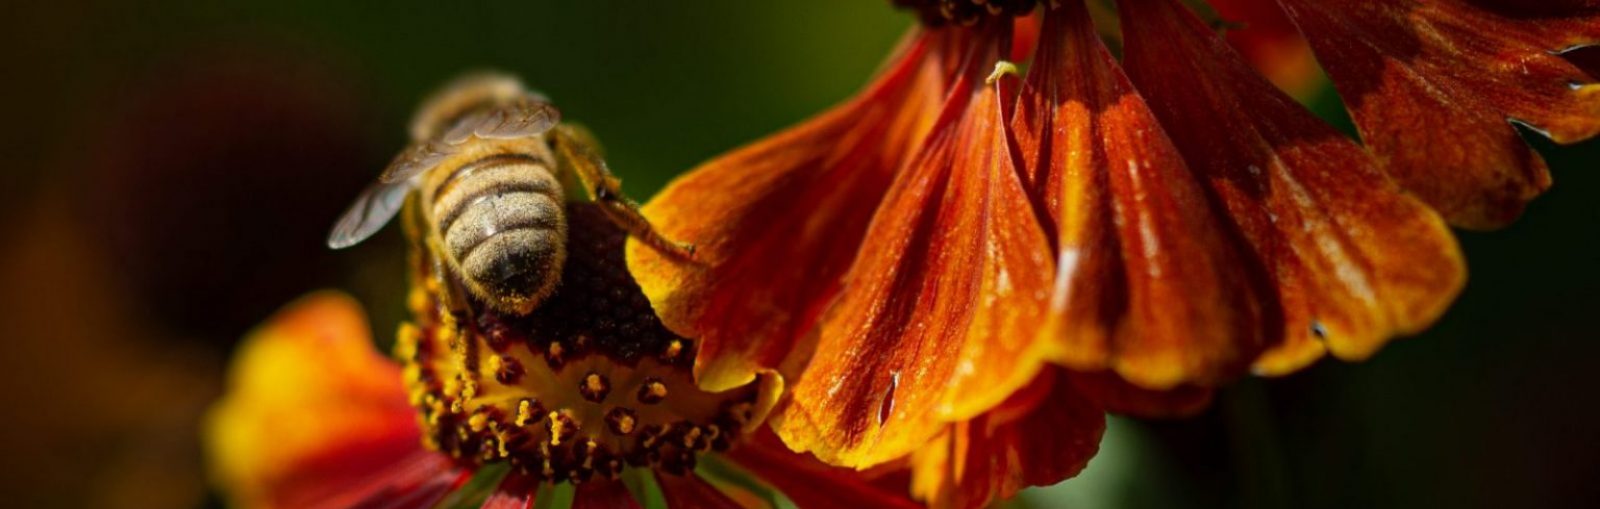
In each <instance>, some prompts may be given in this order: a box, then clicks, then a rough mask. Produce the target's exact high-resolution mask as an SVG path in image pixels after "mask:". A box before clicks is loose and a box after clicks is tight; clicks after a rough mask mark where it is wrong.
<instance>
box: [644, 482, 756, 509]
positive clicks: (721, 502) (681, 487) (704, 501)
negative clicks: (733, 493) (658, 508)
mask: <svg viewBox="0 0 1600 509" xmlns="http://www.w3.org/2000/svg"><path fill="white" fill-rule="evenodd" d="M656 482H657V484H660V485H661V493H662V494H663V495H666V498H667V507H668V508H670V509H677V508H680V507H685V508H688V507H692V508H696V509H701V508H703V509H744V506H743V505H741V504H739V503H738V502H736V501H734V500H733V499H732V498H728V496H727V495H724V494H722V492H721V491H717V488H715V487H713V486H711V485H710V484H708V483H706V481H705V480H703V479H701V478H700V477H699V476H696V475H657V476H656Z"/></svg>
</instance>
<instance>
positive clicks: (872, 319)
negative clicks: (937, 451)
mask: <svg viewBox="0 0 1600 509" xmlns="http://www.w3.org/2000/svg"><path fill="white" fill-rule="evenodd" d="M997 34H998V32H997V31H993V30H989V31H986V32H983V35H980V37H986V38H987V39H986V40H983V41H979V42H978V43H977V44H974V45H973V46H972V47H973V48H975V51H973V52H972V54H971V56H970V58H969V60H968V63H967V65H966V67H965V68H964V69H965V70H964V71H963V75H962V77H961V78H960V79H959V80H958V81H957V83H956V85H955V86H954V87H953V91H952V92H951V98H950V100H949V101H948V102H947V103H946V105H945V110H944V113H943V114H942V115H941V117H940V122H939V124H937V126H936V127H935V129H934V131H933V132H932V133H931V134H930V135H929V140H928V143H927V144H926V145H925V146H924V149H923V150H922V151H921V152H920V153H919V154H918V155H917V157H916V158H915V159H913V160H912V162H911V163H910V165H908V166H907V167H906V168H905V169H904V170H902V171H901V172H899V173H898V174H897V175H896V180H895V183H894V186H893V188H891V190H890V191H889V195H888V196H887V197H886V198H885V200H884V203H883V205H882V206H881V207H880V208H879V211H878V213H877V214H876V215H875V216H873V222H872V226H871V227H870V229H869V230H868V234H867V237H866V240H865V242H864V243H863V244H862V247H861V255H860V257H859V258H858V259H857V260H856V262H855V264H854V265H853V266H851V268H850V271H849V272H848V273H847V274H846V277H845V282H844V284H845V286H846V288H848V291H846V292H844V293H843V294H841V295H840V297H839V300H838V301H837V302H836V303H835V304H834V306H833V307H832V308H831V309H830V310H829V315H828V316H827V318H826V319H825V320H824V322H823V323H822V325H821V326H820V330H819V339H818V343H817V350H816V356H815V357H814V358H813V359H812V361H811V364H810V366H809V367H808V368H807V371H806V372H805V374H804V375H803V376H801V378H800V381H799V383H798V384H797V385H796V386H795V387H794V390H793V392H792V393H791V394H792V396H793V399H792V400H791V404H790V405H789V406H788V408H787V410H785V411H784V413H783V414H782V415H781V416H779V417H778V420H777V422H778V424H777V428H776V429H777V430H778V432H779V434H780V435H781V436H783V437H784V440H785V441H786V442H787V443H788V444H789V445H790V446H791V447H794V448H795V449H796V450H801V451H813V452H815V453H816V454H817V455H818V456H819V457H820V458H822V459H823V460H824V461H827V462H829V463H832V464H836V465H844V466H855V467H866V466H870V465H875V464H878V463H882V462H884V461H888V460H891V459H894V458H896V457H899V456H903V455H905V454H907V453H909V452H911V451H912V450H913V449H915V448H916V447H918V446H920V445H921V444H922V443H924V442H925V441H927V440H928V439H929V438H932V436H933V434H934V433H937V432H938V431H939V430H940V429H942V427H943V424H942V423H943V422H944V421H945V420H950V419H960V418H966V417H969V416H971V415H975V414H977V413H979V412H981V411H982V410H984V409H986V408H988V407H990V406H993V405H994V404H997V403H999V402H1000V401H1003V400H1004V399H1005V397H1006V396H1007V395H1008V394H1009V393H1010V392H1011V391H1012V390H1013V389H1015V388H1016V387H1018V386H1021V385H1023V384H1025V383H1027V381H1028V380H1029V379H1030V378H1031V377H1032V375H1033V372H1035V371H1037V370H1038V369H1039V366H1040V365H1041V362H1040V359H1041V358H1042V355H1043V352H1042V348H1040V345H1041V344H1043V342H1041V341H1038V340H1037V338H1038V335H1037V332H1036V331H1037V329H1038V327H1039V324H1040V323H1041V322H1042V321H1043V319H1044V315H1045V306H1044V304H1045V301H1046V300H1047V297H1048V295H1049V284H1050V277H1051V274H1052V272H1053V271H1054V267H1053V266H1052V264H1051V262H1050V252H1049V245H1048V244H1047V242H1046V240H1045V237H1044V234H1043V232H1042V231H1041V229H1040V227H1039V225H1038V222H1037V217H1036V215H1035V211H1034V209H1033V207H1032V205H1031V204H1030V201H1029V199H1028V196H1027V195H1026V192H1025V191H1024V189H1023V187H1022V184H1021V181H1020V179H1019V174H1018V169H1017V167H1016V166H1015V161H1014V160H1013V157H1014V156H1013V154H1012V151H1011V146H1010V144H1009V139H1008V136H1007V134H1008V133H1007V130H1006V128H1005V125H1004V121H1003V118H1002V111H1001V106H1000V101H999V97H998V96H999V92H998V91H997V90H996V89H995V87H984V86H980V84H979V83H980V81H981V80H982V79H983V76H985V75H987V74H988V73H989V71H990V69H991V68H992V67H993V66H994V63H995V62H996V61H997V60H998V58H999V48H997V45H998V40H999V39H1000V37H998V36H997Z"/></svg>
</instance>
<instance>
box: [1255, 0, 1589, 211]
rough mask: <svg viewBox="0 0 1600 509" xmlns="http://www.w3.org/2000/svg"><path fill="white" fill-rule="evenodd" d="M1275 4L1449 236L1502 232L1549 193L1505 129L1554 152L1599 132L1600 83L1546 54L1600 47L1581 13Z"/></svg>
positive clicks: (1355, 0) (1343, 1)
mask: <svg viewBox="0 0 1600 509" xmlns="http://www.w3.org/2000/svg"><path fill="white" fill-rule="evenodd" d="M1279 3H1280V4H1282V5H1283V7H1284V8H1285V10H1287V12H1288V13H1289V14H1290V17H1292V18H1293V19H1294V21H1295V23H1297V24H1298V25H1299V26H1300V30H1301V31H1303V32H1304V33H1305V34H1306V37H1307V38H1309V39H1310V41H1311V45H1312V48H1313V49H1314V50H1315V51H1316V54H1317V57H1318V58H1319V59H1320V60H1321V62H1322V65H1323V67H1325V68H1327V70H1328V74H1329V75H1330V76H1331V77H1332V78H1333V81H1334V84H1335V85H1336V86H1337V87H1338V89H1339V92H1340V94H1341V95H1343V97H1344V100H1345V102H1346V104H1347V105H1348V107H1349V109H1350V113H1351V115H1352V117H1353V118H1354V119H1355V122H1356V125H1357V127H1359V128H1360V130H1361V137H1362V139H1363V140H1365V141H1366V144H1367V146H1368V147H1370V148H1371V149H1372V151H1373V152H1374V153H1376V154H1377V156H1378V158H1379V160H1380V161H1382V163H1383V164H1384V167H1385V168H1387V169H1388V170H1389V173H1390V175H1392V176H1393V177H1394V178H1395V179H1396V180H1397V181H1398V182H1399V183H1400V184H1401V185H1402V186H1404V187H1405V188H1406V189H1407V190H1409V191H1411V192H1413V193H1416V194H1417V195H1418V196H1419V197H1421V198H1422V199H1423V200H1424V201H1426V202H1428V204H1429V205H1432V206H1433V207H1434V208H1436V209H1438V210H1439V211H1440V212H1441V213H1442V214H1444V216H1445V217H1446V218H1447V219H1449V220H1450V222H1451V223H1453V224H1456V225H1460V226H1463V227H1467V228H1494V227H1499V226H1504V225H1505V224H1507V223H1509V222H1511V221H1512V220H1514V219H1516V217H1517V216H1518V215H1519V214H1521V212H1522V209H1523V207H1524V206H1525V205H1526V203H1527V202H1528V201H1529V200H1531V199H1533V198H1534V197H1535V196H1537V195H1538V194H1539V193H1541V192H1543V191H1544V190H1545V189H1546V188H1548V187H1549V186H1550V175H1549V173H1548V171H1547V169H1546V167H1545V163H1544V161H1543V159H1541V158H1540V157H1539V155H1538V154H1537V153H1535V152H1534V151H1533V150H1532V149H1531V148H1530V147H1528V145H1527V144H1526V143H1525V142H1524V141H1523V140H1522V139H1521V137H1520V136H1519V135H1518V133H1517V131H1516V129H1515V128H1514V127H1513V126H1512V125H1511V122H1510V121H1515V122H1518V123H1521V124H1524V125H1528V126H1531V127H1532V128H1533V129H1535V130H1538V131H1539V132H1542V133H1544V134H1545V135H1547V136H1548V137H1550V139H1552V140H1555V141H1557V142H1560V143H1573V142H1577V141H1581V140H1584V139H1587V138H1590V137H1592V136H1594V135H1595V134H1596V133H1600V84H1596V83H1595V78H1596V77H1595V76H1591V75H1588V74H1586V73H1584V72H1583V70H1582V69H1580V68H1579V67H1577V66H1576V65H1574V64H1573V63H1572V62H1569V61H1567V60H1566V59H1563V58H1561V56H1560V55H1558V54H1557V53H1559V52H1561V51H1564V50H1567V49H1570V48H1574V47H1578V46H1581V45H1587V44H1595V43H1597V42H1600V15H1596V14H1594V12H1593V11H1592V9H1591V10H1589V11H1588V14H1582V15H1573V14H1570V13H1569V14H1565V15H1558V16H1557V15H1548V14H1549V13H1546V12H1540V11H1547V10H1557V11H1559V10H1562V9H1559V8H1555V7H1550V6H1548V5H1547V6H1546V7H1544V8H1541V7H1527V5H1529V4H1539V3H1542V2H1516V4H1518V6H1516V7H1511V6H1509V4H1510V2H1499V3H1501V4H1506V5H1505V6H1502V7H1493V6H1492V5H1489V4H1493V3H1494V2H1485V1H1484V0H1478V1H1476V2H1474V1H1468V0H1434V1H1426V2H1417V1H1397V0H1382V1H1375V0H1279ZM1550 5H1554V4H1550ZM1574 8H1575V7H1568V8H1566V9H1574ZM1528 12H1533V13H1534V14H1538V15H1535V16H1528V15H1525V13H1528Z"/></svg>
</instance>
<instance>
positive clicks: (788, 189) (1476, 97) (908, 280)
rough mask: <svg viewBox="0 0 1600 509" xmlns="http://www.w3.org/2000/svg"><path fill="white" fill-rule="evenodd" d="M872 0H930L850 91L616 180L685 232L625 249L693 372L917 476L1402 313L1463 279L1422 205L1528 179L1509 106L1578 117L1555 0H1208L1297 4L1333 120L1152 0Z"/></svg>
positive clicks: (1586, 116) (1595, 101)
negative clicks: (1348, 123)
mask: <svg viewBox="0 0 1600 509" xmlns="http://www.w3.org/2000/svg"><path fill="white" fill-rule="evenodd" d="M897 3H901V4H905V5H910V6H913V7H917V8H919V9H920V10H921V12H922V13H923V15H924V16H923V18H924V20H925V22H927V24H928V25H930V26H928V27H923V28H919V29H916V30H914V31H913V33H912V35H911V36H910V38H909V39H908V42H907V43H906V44H905V45H904V46H903V47H902V49H901V50H899V51H898V52H897V54H896V56H895V57H894V58H893V59H892V60H891V62H890V64H889V65H888V66H887V67H886V70H885V71H884V73H883V74H882V75H881V76H879V77H878V78H877V79H876V80H875V81H874V82H873V83H872V84H871V85H869V86H868V87H867V88H866V90H865V91H864V92H863V93H862V94H860V95H859V96H857V97H856V98H854V99H852V100H850V101H848V102H846V103H844V104H843V105H841V106H838V107H836V108H834V109H832V110H830V111H828V112H826V113H824V114H822V115H820V116H818V117H817V118H814V119H812V120H809V121H807V122H805V123H803V124H801V125H799V126H796V127H794V128H791V129H790V130H788V131H785V132H783V133H780V134H778V135H775V136H772V137H769V138H767V139H765V140H762V141H760V142H757V143H755V144H753V145H751V146H749V147H746V148H743V149H739V150H736V151H734V152H732V153H730V154H728V155H725V156H723V157H720V158H718V159H715V160H713V161H711V162H708V163H706V164H705V165H703V166H701V167H700V168H697V169H695V170H694V171H692V172H690V173H688V174H687V175H685V176H683V177H682V178H680V179H679V180H678V181H676V182H674V183H673V184H672V185H670V186H669V187H668V188H667V189H666V190H664V191H663V192H662V193H661V194H660V195H658V196H657V197H656V198H655V199H654V200H652V201H651V202H650V203H649V204H647V205H646V207H645V211H646V214H647V215H649V216H650V217H651V218H652V220H653V221H655V223H656V224H657V225H659V226H660V227H661V229H662V230H663V231H664V233H665V234H666V235H667V236H668V237H671V238H674V239H677V240H680V241H686V242H690V243H694V244H695V245H697V246H699V248H700V251H699V252H698V254H697V258H696V259H695V260H693V261H682V260H675V259H671V258H667V257H663V256H661V255H659V254H657V253H655V252H654V251H652V250H650V249H648V248H645V247H643V246H630V248H629V253H628V254H629V266H630V268H632V269H633V271H634V273H635V276H636V277H637V278H638V280H639V281H640V284H641V286H642V287H643V288H644V292H645V294H646V295H647V296H649V298H650V300H651V302H652V304H654V306H655V308H656V310H657V311H658V312H659V313H660V315H661V317H662V319H663V322H664V323H665V324H666V325H667V326H668V327H669V328H670V329H672V330H674V331H676V332H678V333H680V334H684V335H686V336H693V337H697V338H699V339H700V341H701V345H702V349H703V350H702V351H703V352H704V353H707V354H708V355H703V356H702V357H701V358H700V359H699V360H698V361H697V364H696V365H695V372H696V373H697V374H698V375H700V379H699V381H700V383H701V384H702V387H704V388H706V389H723V388H727V387H733V386H737V385H739V384H744V383H749V382H750V381H752V380H755V379H757V377H760V376H779V377H782V379H783V380H784V381H785V382H786V383H787V385H788V386H789V391H788V393H787V399H786V400H785V401H784V402H783V403H782V404H781V405H780V406H779V407H778V408H777V409H776V410H775V411H774V412H775V413H774V417H773V420H772V423H773V428H774V429H775V430H776V431H777V433H778V435H779V436H780V437H781V438H782V439H783V440H784V442H785V443H786V444H788V445H789V446H790V447H793V448H795V449H796V450H799V451H808V452H811V453H813V454H815V455H816V456H817V457H819V458H820V459H822V460H824V461H827V462H829V463H832V464H836V465H842V466H848V467H855V468H868V467H872V466H875V465H881V464H896V462H898V461H902V460H904V459H905V458H909V462H910V463H909V464H910V465H911V466H912V467H913V468H914V469H915V473H914V476H913V480H914V482H913V487H914V489H915V491H916V493H917V495H919V496H921V497H923V498H924V499H926V500H929V501H930V502H932V503H934V504H936V505H954V506H971V505H981V504H983V503H985V502H987V501H988V500H990V499H992V498H995V497H1005V496H1009V495H1010V494H1012V493H1014V492H1015V490H1017V489H1018V488H1020V487H1022V486H1025V485H1036V484H1046V483H1050V482H1054V481H1057V480H1060V479H1063V478H1066V477H1069V476H1071V475H1073V474H1074V473H1075V472H1077V470H1078V469H1081V468H1082V466H1083V464H1084V462H1086V461H1087V459H1088V458H1089V457H1090V456H1092V454H1093V452H1094V444H1095V443H1096V441H1097V437H1098V435H1099V433H1100V430H1101V427H1102V426H1103V423H1102V421H1101V418H1100V415H1101V413H1102V411H1103V410H1110V411H1121V412H1132V413H1137V414H1140V415H1178V414H1183V413H1186V412H1192V411H1194V410H1196V409H1198V408H1200V407H1201V406H1203V405H1204V404H1205V402H1206V400H1207V399H1208V398H1209V390H1208V389H1207V388H1208V387H1215V386H1217V385H1219V384H1223V383H1226V382H1228V381H1230V380H1232V379H1234V378H1236V377H1238V376H1240V375H1241V374H1243V373H1245V372H1250V371H1253V372H1255V373H1258V374H1266V375H1279V374H1285V373H1289V372H1293V371H1295V370H1297V369H1300V368H1302V367H1304V366H1306V365H1308V364H1309V363H1311V362H1313V361H1315V360H1316V359H1318V358H1320V357H1322V356H1323V355H1324V354H1325V353H1332V354H1333V355H1334V356H1336V357H1338V358H1342V359H1350V360H1359V359H1364V358H1366V357H1368V356H1370V355H1372V354H1374V353H1375V352H1376V351H1377V350H1378V349H1380V348H1381V347H1382V345H1383V344H1384V343H1385V342H1387V341H1388V340H1389V339H1390V338H1392V337H1395V336H1398V335H1405V334H1412V333H1415V332H1418V331H1420V330H1422V329H1424V328H1426V327H1427V326H1428V325H1429V324H1431V323H1432V322H1433V321H1434V320H1435V319H1437V318H1438V316H1439V315H1440V314H1441V313H1443V311H1444V309H1445V308H1446V307H1447V306H1448V304H1449V302H1450V301H1451V300H1452V299H1453V298H1454V297H1455V295H1456V294H1457V293H1458V292H1459V291H1460V289H1461V287H1462V284H1463V281H1464V278H1465V270H1464V265H1463V262H1462V260H1461V256H1460V253H1459V250H1458V248H1457V245H1456V242H1455V240H1454V238H1453V237H1452V236H1451V234H1450V231H1449V229H1448V227H1447V221H1448V222H1449V223H1451V224H1457V225H1460V226H1465V227H1489V226H1496V225H1500V224H1504V223H1505V222H1506V221H1509V220H1510V219H1512V218H1514V217H1515V216H1516V215H1517V214H1518V213H1519V212H1520V210H1521V208H1522V206H1523V204H1524V203H1525V202H1526V201H1527V200H1529V199H1531V198H1532V197H1533V196H1534V195H1535V194H1537V192H1538V191H1540V190H1542V189H1543V188H1544V187H1545V186H1546V185H1547V183H1548V182H1547V177H1545V170H1544V166H1543V163H1542V162H1540V161H1539V159H1538V156H1537V154H1534V153H1533V152H1532V151H1531V150H1530V149H1529V148H1528V147H1527V146H1526V145H1525V144H1523V143H1522V141H1521V140H1520V139H1518V138H1517V133H1516V132H1515V130H1514V128H1513V127H1512V126H1511V125H1510V123H1509V122H1507V120H1508V119H1515V121H1516V122H1518V123H1521V124H1524V125H1530V126H1532V127H1534V128H1535V129H1538V130H1540V131H1541V132H1546V133H1549V134H1550V136H1551V137H1552V138H1553V139H1555V140H1556V141H1559V142H1573V141H1578V140H1581V139H1585V138H1588V137H1591V136H1593V135H1594V134H1596V132H1597V131H1600V127H1597V126H1600V94H1597V93H1596V90H1600V85H1594V84H1593V83H1594V81H1595V77H1594V76H1591V75H1588V74H1585V73H1584V71H1583V70H1582V69H1581V68H1580V67H1579V66H1577V65H1575V64H1573V63H1571V62H1568V61H1566V60H1564V59H1563V58H1562V56H1561V55H1559V53H1561V52H1562V51H1566V50H1569V49H1571V48H1575V47H1577V46H1580V45H1583V44H1590V43H1594V42H1596V41H1600V18H1596V17H1595V15H1594V14H1592V13H1590V14H1584V13H1583V12H1589V11H1580V10H1578V9H1577V8H1576V7H1573V8H1561V7H1549V8H1546V9H1547V10H1548V12H1541V13H1538V14H1540V16H1531V15H1529V14H1531V13H1529V12H1526V11H1525V10H1522V8H1518V7H1511V6H1509V5H1510V4H1509V3H1507V4H1505V5H1506V6H1505V7H1500V6H1498V5H1499V4H1496V5H1494V6H1491V5H1489V4H1486V3H1484V2H1467V1H1465V0H1430V1H1422V2H1401V1H1397V0H1396V1H1375V2H1355V1H1354V0H1349V1H1345V0H1340V1H1334V2H1319V1H1312V0H1280V1H1279V2H1278V5H1274V4H1271V3H1266V0H1256V1H1253V2H1247V1H1236V2H1228V3H1227V4H1228V5H1227V8H1228V9H1229V10H1233V9H1240V8H1248V9H1250V11H1249V12H1253V13H1259V12H1261V10H1262V9H1270V10H1271V11H1269V12H1270V13H1273V14H1282V15H1284V16H1287V19H1290V20H1293V21H1294V22H1295V23H1296V24H1297V26H1298V27H1299V28H1300V29H1302V30H1303V32H1304V35H1305V40H1306V41H1308V42H1309V46H1310V48H1312V49H1313V50H1315V52H1316V53H1317V55H1318V56H1319V57H1321V58H1322V60H1323V63H1324V64H1325V65H1326V66H1327V68H1328V71H1329V74H1330V75H1331V77H1332V79H1333V80H1334V81H1335V84H1336V85H1338V87H1339V90H1340V91H1341V92H1342V93H1343V96H1344V98H1345V99H1346V100H1347V101H1349V104H1350V108H1351V111H1352V112H1353V114H1354V118H1355V120H1356V123H1357V125H1358V127H1359V128H1360V129H1361V132H1362V135H1363V139H1365V140H1366V142H1367V145H1366V146H1365V147H1363V146H1362V145H1360V144H1358V143H1357V142H1356V141H1354V140H1351V139H1349V138H1347V137H1344V136H1342V135H1340V134H1339V133H1338V132H1337V131H1335V130H1334V129H1332V128H1331V127H1329V126H1327V125H1325V124H1323V123H1322V122H1321V121H1319V120H1318V119H1317V118H1316V117H1314V116H1313V115H1312V114H1311V113H1310V112H1309V111H1307V110H1305V109H1304V108H1303V107H1301V106H1300V105H1299V104H1298V103H1296V102H1295V101H1294V100H1293V99H1291V98H1290V97H1289V96H1288V95H1286V94H1285V93H1283V92H1281V91H1280V90H1279V89H1278V88H1276V87H1274V86H1273V85H1272V84H1271V83H1270V82H1269V81H1267V80H1266V79H1264V78H1262V77H1260V76H1259V75H1257V74H1256V72H1255V71H1254V70H1253V69H1252V68H1251V67H1250V65H1248V64H1247V63H1246V62H1247V60H1246V59H1245V58H1243V57H1241V56H1240V55H1239V54H1237V53H1235V51H1234V50H1233V49H1232V48H1231V47H1230V46H1229V45H1228V44H1227V43H1226V42H1224V41H1223V39H1222V38H1221V37H1219V36H1218V35H1217V34H1216V32H1215V31H1214V30H1213V29H1212V27H1211V26H1210V25H1209V24H1208V23H1206V22H1205V21H1203V20H1202V19H1201V18H1200V17H1198V16H1196V15H1195V14H1194V13H1192V12H1190V11H1189V9H1188V8H1187V7H1185V6H1184V5H1183V4H1182V3H1180V2H1179V1H1178V0H1122V1H1120V2H1118V6H1119V12H1120V26H1121V28H1120V33H1121V36H1122V44H1123V59H1122V60H1121V61H1120V62H1119V61H1118V60H1117V59H1115V58H1114V57H1113V56H1112V53H1111V52H1110V51H1109V50H1107V49H1106V48H1105V47H1104V46H1103V45H1102V43H1101V40H1100V36H1099V34H1098V32H1097V30H1096V28H1095V26H1096V25H1095V22H1094V20H1092V19H1091V17H1090V14H1089V10H1088V9H1086V8H1085V5H1084V3H1083V2H1077V1H1066V2H1051V3H1050V4H1051V5H1050V7H1047V8H1044V9H1040V10H1042V11H1043V14H1042V20H1041V19H1035V18H1033V17H1027V18H1016V19H1014V18H1013V16H1014V15H1022V14H1029V13H1032V12H1033V10H1034V9H1033V7H1032V5H1033V2H1029V1H1017V2H1009V1H998V0H996V1H990V2H984V3H983V4H984V5H981V6H980V5H977V4H972V3H967V2H950V1H942V0H921V1H919V0H908V1H901V2H897ZM1279 5H1281V6H1282V8H1283V9H1282V11H1278V10H1277V9H1278V6H1279ZM1585 5H1592V3H1589V4H1585ZM1246 30H1248V29H1246ZM1013 41H1015V42H1013ZM1033 46H1037V47H1036V48H1034V47H1033ZM1030 54H1031V61H1030V62H1028V66H1027V68H1028V73H1027V75H1026V76H1025V77H1024V78H1021V79H1019V78H1017V77H1014V76H1012V74H1014V73H1015V69H1016V67H1015V66H1013V65H1011V64H1010V63H1009V62H1006V61H1005V60H1003V59H1005V58H1013V59H1020V58H1028V56H1029V55H1030ZM1147 101H1148V102H1147ZM1436 211H1437V212H1436ZM1046 430H1048V431H1046Z"/></svg>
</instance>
